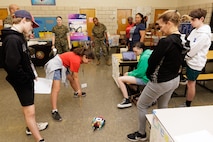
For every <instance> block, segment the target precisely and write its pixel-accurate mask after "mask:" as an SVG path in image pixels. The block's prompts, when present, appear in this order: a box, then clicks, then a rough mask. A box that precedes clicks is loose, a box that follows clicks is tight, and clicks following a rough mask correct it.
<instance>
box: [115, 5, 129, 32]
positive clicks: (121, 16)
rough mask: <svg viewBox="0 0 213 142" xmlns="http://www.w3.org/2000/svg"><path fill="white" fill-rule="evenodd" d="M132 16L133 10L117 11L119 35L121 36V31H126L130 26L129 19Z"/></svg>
mask: <svg viewBox="0 0 213 142" xmlns="http://www.w3.org/2000/svg"><path fill="white" fill-rule="evenodd" d="M129 16H132V9H118V10H117V24H118V29H117V34H119V35H120V31H126V27H127V25H128V21H127V18H128V17H129Z"/></svg>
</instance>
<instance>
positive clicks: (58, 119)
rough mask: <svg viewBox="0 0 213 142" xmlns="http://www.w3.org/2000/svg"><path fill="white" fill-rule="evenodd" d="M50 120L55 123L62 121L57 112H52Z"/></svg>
mask: <svg viewBox="0 0 213 142" xmlns="http://www.w3.org/2000/svg"><path fill="white" fill-rule="evenodd" d="M52 118H53V119H55V120H57V121H62V118H61V116H60V114H59V113H58V111H54V112H52Z"/></svg>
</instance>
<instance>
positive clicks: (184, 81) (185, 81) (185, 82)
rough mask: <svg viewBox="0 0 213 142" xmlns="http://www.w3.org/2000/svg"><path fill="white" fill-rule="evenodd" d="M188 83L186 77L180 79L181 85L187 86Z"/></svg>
mask: <svg viewBox="0 0 213 142" xmlns="http://www.w3.org/2000/svg"><path fill="white" fill-rule="evenodd" d="M187 82H188V80H187V79H186V78H185V77H181V79H180V83H179V84H180V85H186V84H187Z"/></svg>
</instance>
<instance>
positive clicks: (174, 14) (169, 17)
mask: <svg viewBox="0 0 213 142" xmlns="http://www.w3.org/2000/svg"><path fill="white" fill-rule="evenodd" d="M158 19H162V20H163V22H165V23H167V22H169V21H170V22H172V23H173V24H174V25H176V26H178V25H179V24H180V13H179V12H178V11H177V10H167V11H165V12H163V13H162V14H161V15H160V16H159V17H158Z"/></svg>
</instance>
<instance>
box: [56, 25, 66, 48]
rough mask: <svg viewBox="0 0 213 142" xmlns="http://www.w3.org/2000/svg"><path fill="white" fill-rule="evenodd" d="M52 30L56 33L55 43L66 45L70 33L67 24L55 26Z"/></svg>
mask: <svg viewBox="0 0 213 142" xmlns="http://www.w3.org/2000/svg"><path fill="white" fill-rule="evenodd" d="M52 32H53V33H54V34H55V44H60V45H61V46H64V45H66V44H67V43H68V42H67V33H69V30H68V28H67V27H66V26H65V25H62V26H58V25H56V26H54V27H53V29H52Z"/></svg>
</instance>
